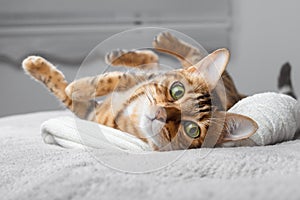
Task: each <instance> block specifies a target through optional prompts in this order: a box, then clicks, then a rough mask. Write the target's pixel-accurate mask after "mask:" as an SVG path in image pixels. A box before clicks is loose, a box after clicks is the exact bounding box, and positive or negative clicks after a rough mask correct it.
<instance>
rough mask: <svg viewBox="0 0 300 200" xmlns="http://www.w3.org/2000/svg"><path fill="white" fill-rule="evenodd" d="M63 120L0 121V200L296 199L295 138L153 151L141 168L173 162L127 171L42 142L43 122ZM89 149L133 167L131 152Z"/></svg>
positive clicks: (298, 153) (298, 148)
mask: <svg viewBox="0 0 300 200" xmlns="http://www.w3.org/2000/svg"><path fill="white" fill-rule="evenodd" d="M65 115H66V116H71V113H69V112H67V111H51V112H40V113H30V114H25V115H16V116H9V117H5V118H1V119H0V138H1V139H0V143H1V145H0V148H1V154H0V157H1V159H0V165H1V166H0V167H1V170H0V176H1V179H0V195H1V199H24V200H26V199H101V200H104V199H144V200H146V199H299V198H300V190H299V183H300V140H294V141H289V142H283V143H280V144H277V145H270V146H264V147H238V148H237V147H235V148H216V149H195V150H188V151H184V153H183V152H182V151H172V152H152V153H150V154H147V155H145V158H140V159H139V160H138V162H141V163H143V162H146V159H147V162H149V161H150V162H157V161H158V160H163V159H164V158H167V157H174V156H175V157H178V159H176V160H175V161H174V162H172V163H169V164H168V165H166V166H164V167H163V168H161V169H159V170H154V171H151V172H147V173H129V172H121V171H119V170H115V169H112V168H110V167H107V166H105V165H103V164H102V163H101V162H99V160H97V159H95V157H94V156H93V154H91V152H90V151H88V150H87V149H81V148H75V149H66V148H62V147H59V146H56V145H49V144H45V143H44V142H43V141H42V138H41V134H40V125H41V124H42V122H44V121H45V120H47V119H50V118H55V117H58V116H65ZM94 151H95V153H97V155H100V156H103V158H105V159H107V160H110V159H120V160H122V162H132V163H134V162H137V161H136V160H135V158H134V157H132V155H131V154H118V153H116V152H114V151H109V150H103V149H98V150H97V149H95V150H94ZM177 155H180V156H177ZM203 155H205V156H203ZM144 159H145V160H144ZM144 164H145V163H144ZM146 164H147V163H146Z"/></svg>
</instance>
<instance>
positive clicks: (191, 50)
mask: <svg viewBox="0 0 300 200" xmlns="http://www.w3.org/2000/svg"><path fill="white" fill-rule="evenodd" d="M152 44H153V47H154V48H155V49H156V50H157V51H160V52H163V53H167V54H170V55H172V56H175V57H176V58H177V59H178V60H179V61H180V62H181V64H182V67H183V68H188V67H190V66H192V65H194V64H196V63H198V62H199V61H200V60H201V59H202V58H204V57H205V56H206V54H205V52H201V51H200V50H199V49H198V48H196V47H194V46H192V45H190V44H188V43H186V42H184V41H182V40H180V39H178V38H176V37H175V36H174V35H172V34H171V33H169V32H162V33H160V34H158V35H157V36H156V37H155V39H154V40H153V43H152Z"/></svg>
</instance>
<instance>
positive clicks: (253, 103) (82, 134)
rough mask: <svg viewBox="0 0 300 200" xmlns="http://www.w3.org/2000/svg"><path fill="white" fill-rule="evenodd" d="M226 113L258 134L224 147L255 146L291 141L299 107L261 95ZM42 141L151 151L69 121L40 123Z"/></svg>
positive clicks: (136, 142) (112, 133) (287, 99)
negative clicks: (249, 121) (254, 126)
mask: <svg viewBox="0 0 300 200" xmlns="http://www.w3.org/2000/svg"><path fill="white" fill-rule="evenodd" d="M229 112H232V113H237V114H242V115H245V116H248V117H250V118H252V119H253V120H255V121H256V122H257V124H258V127H259V128H258V130H257V131H256V133H255V134H254V135H252V136H251V138H250V139H248V141H242V142H234V143H233V142H230V143H226V144H225V145H224V146H227V147H228V146H253V144H255V145H257V146H263V145H270V144H275V143H278V142H282V141H288V140H292V139H293V138H294V136H295V133H296V131H297V129H299V126H300V106H299V104H298V102H297V101H296V100H295V99H293V98H292V97H290V96H287V95H283V94H278V93H261V94H256V95H253V96H251V97H247V98H245V99H243V100H241V101H239V102H238V103H237V104H235V105H234V106H233V107H232V108H231V109H230V110H229ZM41 132H42V136H43V139H44V141H45V142H46V143H48V144H58V145H60V146H63V147H67V148H74V147H79V146H80V145H84V146H87V147H93V148H100V149H103V148H118V149H122V150H129V151H139V152H141V151H147V150H151V148H150V147H149V146H148V145H147V144H146V143H144V142H142V141H141V140H139V139H137V138H135V137H134V136H132V135H130V134H128V133H124V132H121V131H119V130H116V129H112V128H109V127H106V126H103V125H100V124H96V123H93V122H88V121H85V120H80V119H76V118H74V117H73V118H71V117H60V118H56V119H51V120H48V121H46V122H44V123H43V125H42V128H41Z"/></svg>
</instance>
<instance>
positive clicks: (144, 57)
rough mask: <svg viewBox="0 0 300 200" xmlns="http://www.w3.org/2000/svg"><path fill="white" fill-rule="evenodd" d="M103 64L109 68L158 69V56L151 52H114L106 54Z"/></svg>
mask: <svg viewBox="0 0 300 200" xmlns="http://www.w3.org/2000/svg"><path fill="white" fill-rule="evenodd" d="M105 62H106V63H107V64H109V65H111V66H124V67H133V68H138V69H142V70H144V69H145V70H148V69H155V68H157V67H158V56H157V54H156V53H154V52H153V51H151V50H130V51H127V50H124V49H120V50H114V51H111V52H109V53H108V54H106V56H105Z"/></svg>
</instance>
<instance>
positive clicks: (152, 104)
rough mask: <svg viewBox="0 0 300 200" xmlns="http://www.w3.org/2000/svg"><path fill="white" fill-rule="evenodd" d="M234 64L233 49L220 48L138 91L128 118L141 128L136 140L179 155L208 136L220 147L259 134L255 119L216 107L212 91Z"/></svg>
mask: <svg viewBox="0 0 300 200" xmlns="http://www.w3.org/2000/svg"><path fill="white" fill-rule="evenodd" d="M228 60H229V52H228V50H226V49H219V50H217V51H215V52H213V53H211V54H210V55H208V56H207V57H205V58H204V59H202V60H201V61H200V62H199V63H197V64H196V65H194V66H191V67H189V68H187V69H178V70H174V71H170V72H167V73H165V74H163V75H160V76H157V77H155V78H153V79H151V80H150V81H148V82H146V83H144V84H141V85H140V86H138V87H137V88H135V89H134V92H133V94H132V95H131V97H130V99H132V101H131V102H130V104H128V106H127V107H126V111H125V113H127V115H128V118H131V119H133V120H129V122H128V123H135V124H133V125H132V126H134V127H135V129H136V130H135V131H136V132H137V133H136V135H138V136H139V137H140V138H144V140H146V141H147V142H148V143H149V144H150V145H151V146H152V147H153V148H154V149H156V150H176V149H187V148H200V147H201V146H202V145H203V143H204V141H205V138H206V137H207V136H209V137H211V138H213V139H215V143H216V145H220V144H222V143H224V142H229V141H237V140H243V139H246V138H248V137H250V136H251V135H252V134H253V133H255V131H256V130H257V125H256V123H255V122H254V121H253V120H252V119H250V118H248V117H245V116H242V115H238V114H232V113H225V112H223V111H218V110H217V109H216V107H215V106H214V105H213V103H212V102H213V100H212V95H211V94H212V91H213V90H214V89H215V87H216V85H217V84H218V82H219V80H220V78H221V76H222V73H223V72H224V70H225V68H226V66H227V63H228ZM134 96H135V97H136V98H133V97H134ZM128 127H129V125H128ZM131 132H132V130H131ZM214 135H215V136H214Z"/></svg>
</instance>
